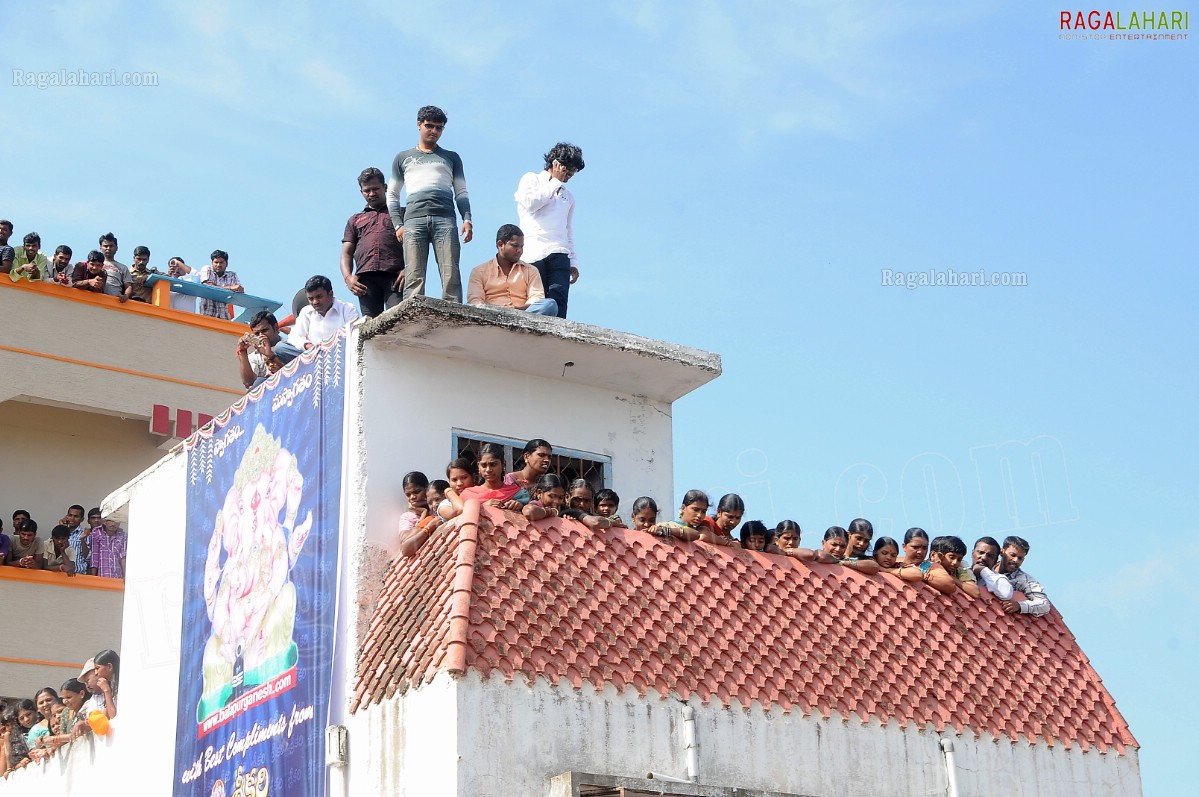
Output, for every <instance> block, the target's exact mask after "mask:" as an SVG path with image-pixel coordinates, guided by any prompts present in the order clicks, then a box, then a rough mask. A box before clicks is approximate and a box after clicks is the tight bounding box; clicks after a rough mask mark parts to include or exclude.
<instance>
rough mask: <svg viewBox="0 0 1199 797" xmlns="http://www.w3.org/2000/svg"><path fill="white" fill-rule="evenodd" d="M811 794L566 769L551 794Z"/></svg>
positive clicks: (779, 796) (577, 796)
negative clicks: (567, 770) (569, 770)
mask: <svg viewBox="0 0 1199 797" xmlns="http://www.w3.org/2000/svg"><path fill="white" fill-rule="evenodd" d="M651 796H657V797H810V795H800V794H792V793H790V792H781V791H759V790H757V789H737V788H732V787H729V786H706V785H701V784H699V783H676V782H674V781H671V780H663V779H659V778H626V777H618V776H615V775H596V774H594V773H591V772H563V773H562V774H561V775H557V776H555V777H554V778H552V779H551V780H550V790H549V797H651Z"/></svg>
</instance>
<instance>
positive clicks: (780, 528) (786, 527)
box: [774, 520, 803, 536]
mask: <svg viewBox="0 0 1199 797" xmlns="http://www.w3.org/2000/svg"><path fill="white" fill-rule="evenodd" d="M792 530H794V531H795V533H796V534H803V529H801V528H800V527H799V524H798V523H796V522H795V521H794V520H780V521H779V524H778V525H777V526H775V527H774V534H775V536H778V535H780V534H782V533H783V532H784V531H792Z"/></svg>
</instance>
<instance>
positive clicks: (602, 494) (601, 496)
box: [595, 487, 620, 506]
mask: <svg viewBox="0 0 1199 797" xmlns="http://www.w3.org/2000/svg"><path fill="white" fill-rule="evenodd" d="M600 501H611V502H612V503H614V504H616V505H617V506H620V496H619V495H617V494H616V491H615V490H613V489H612V488H611V487H605V488H604V489H602V490H600V491H599V492H598V493H596V494H595V504H596V506H599V503H600Z"/></svg>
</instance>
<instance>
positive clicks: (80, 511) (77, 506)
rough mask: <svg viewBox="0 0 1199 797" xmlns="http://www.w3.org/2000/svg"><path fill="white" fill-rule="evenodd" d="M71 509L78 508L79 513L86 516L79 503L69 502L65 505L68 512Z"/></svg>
mask: <svg viewBox="0 0 1199 797" xmlns="http://www.w3.org/2000/svg"><path fill="white" fill-rule="evenodd" d="M72 509H78V510H79V514H81V515H83V516H84V517H85V518H86V517H87V513H86V512H85V510H84V509H83V507H81V506H80V505H79V504H71V505H70V506H68V507H67V511H68V512H70V511H71V510H72Z"/></svg>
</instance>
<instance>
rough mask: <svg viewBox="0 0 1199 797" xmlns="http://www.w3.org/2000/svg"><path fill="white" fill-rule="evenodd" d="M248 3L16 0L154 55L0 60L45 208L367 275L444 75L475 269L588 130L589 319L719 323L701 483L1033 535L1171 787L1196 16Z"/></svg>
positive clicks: (16, 140) (262, 269)
mask: <svg viewBox="0 0 1199 797" xmlns="http://www.w3.org/2000/svg"><path fill="white" fill-rule="evenodd" d="M243 5H244V4H240V3H237V4H235V3H230V2H222V1H220V0H218V1H217V2H210V3H207V4H205V5H204V6H203V7H201V6H200V5H198V4H194V3H183V2H179V3H160V4H157V5H155V6H153V7H142V6H140V5H134V4H131V3H122V2H115V1H109V2H104V1H103V0H89V1H88V2H66V3H54V2H49V3H43V2H38V3H33V2H23V1H21V0H15V1H13V0H10V2H6V3H5V4H4V5H3V7H2V8H0V22H2V23H3V24H2V28H3V29H4V30H6V31H8V32H9V33H10V35H9V37H8V39H9V41H10V42H14V41H25V42H26V45H27V46H23V47H19V48H16V49H13V48H6V50H5V52H4V55H3V56H2V58H3V59H4V61H5V63H6V66H7V67H9V68H11V69H20V70H23V71H26V72H28V71H38V70H58V69H68V70H75V69H81V68H82V69H86V70H89V71H102V70H107V69H116V70H117V71H118V72H125V71H137V72H153V73H155V75H156V77H157V83H158V85H157V86H154V87H140V88H136V87H88V88H47V89H45V90H39V89H37V88H33V87H26V86H11V87H10V86H9V85H8V84H9V83H10V82H11V81H9V80H4V81H2V84H3V85H4V86H5V89H6V90H5V92H4V95H3V96H4V99H5V107H6V109H7V124H6V134H5V146H4V147H3V156H2V160H0V163H3V169H2V171H0V173H2V174H3V184H4V185H5V187H6V190H5V191H4V194H5V196H6V202H5V207H4V208H2V209H0V215H3V216H4V217H7V218H10V219H12V220H13V221H14V222H15V223H16V236H15V239H16V240H19V238H20V236H21V235H22V234H24V233H25V232H28V231H29V230H31V229H36V230H37V231H38V232H40V233H41V235H42V238H43V241H44V242H45V244H46V248H47V249H48V250H52V249H53V247H54V246H55V245H57V244H58V243H63V242H65V243H69V244H70V245H71V246H73V247H74V248H75V250H76V252H77V253H79V252H85V251H86V250H87V249H89V248H92V247H93V246H94V244H93V243H92V242H93V241H95V240H96V238H97V237H98V235H99V234H100V233H102V232H105V231H108V230H112V231H113V232H115V233H116V234H117V235H118V237H119V238H120V241H121V252H122V253H123V255H124V258H123V259H124V260H125V261H126V262H128V259H129V257H130V256H131V253H132V248H133V246H135V245H137V244H146V245H148V246H149V247H150V248H151V250H152V251H153V253H154V254H153V259H152V264H156V265H159V266H164V265H165V262H166V260H167V258H168V257H171V256H173V255H182V256H184V257H185V258H186V259H187V261H188V262H189V263H192V264H193V265H197V266H198V265H202V264H203V263H204V262H205V260H206V255H207V254H208V252H210V251H211V250H212V249H214V248H221V249H226V250H228V251H229V252H230V257H231V259H230V268H232V269H233V270H235V271H237V272H238V273H239V274H240V275H241V277H242V280H243V282H244V283H245V284H246V286H247V288H248V290H249V291H250V292H251V293H257V294H261V295H267V296H274V297H277V298H280V299H283V298H287V297H290V296H291V295H292V294H293V293H294V292H295V290H296V288H298V287H299V286H300V284H301V283H302V282H303V280H304V279H305V278H306V277H308V276H310V275H311V274H313V273H326V274H331V275H336V272H337V257H338V252H339V250H340V239H341V232H342V230H343V228H344V225H345V221H346V218H347V217H348V216H349V215H350V214H351V213H352V212H354V211H356V210H357V209H360V207H361V204H362V202H361V199H360V197H359V195H358V192H357V187H356V183H355V176H356V175H357V173H358V172H359V171H360V170H361V169H363V168H364V167H366V166H371V165H374V166H378V167H380V168H383V169H385V170H386V169H388V168H389V165H390V162H391V159H392V157H393V156H394V154H395V153H396V152H397V151H399V150H401V149H405V148H407V147H409V146H412V145H413V144H414V143H415V141H416V137H415V121H414V117H415V110H416V108H417V107H419V106H420V105H423V104H426V103H433V104H437V105H440V106H441V107H443V108H444V109H446V111H447V112H448V114H449V125H448V127H447V130H446V133H445V136H444V138H443V139H442V143H443V145H445V146H446V147H448V148H450V149H453V150H456V151H457V152H459V153H460V154H461V155H462V158H463V160H464V163H465V169H466V177H467V182H468V185H469V188H470V192H471V199H472V205H473V208H474V215H475V220H476V224H477V227H476V229H477V231H478V235H477V237H476V240H475V241H474V242H473V243H471V244H468V245H466V246H465V247H464V249H463V256H462V262H463V265H464V269H465V268H469V267H470V266H473V265H475V264H476V263H480V262H482V261H484V260H486V259H487V258H488V257H490V256H491V254H492V247H491V245H490V244H489V240H490V235H491V231H493V230H494V229H495V228H497V227H498V226H499V225H500V224H503V223H505V222H510V221H514V220H515V212H514V207H513V202H512V192H513V190H514V189H515V186H516V182H517V180H518V179H519V178H520V175H521V174H522V173H524V172H525V171H528V170H532V169H535V168H537V167H538V166H539V165H540V155H541V153H543V152H544V151H545V150H546V149H548V148H549V146H551V145H552V144H553V143H554V142H555V141H558V140H569V141H572V142H574V143H577V144H579V145H580V146H581V147H582V148H583V150H584V153H585V156H586V160H587V163H588V167H587V169H586V170H585V171H584V172H583V173H581V174H580V175H579V176H578V177H576V178H575V180H574V181H573V182H572V183H571V188H572V190H573V191H574V192H575V195H576V197H577V200H578V211H577V214H576V222H575V223H576V238H577V247H578V251H579V255H580V259H581V261H580V264H581V269H582V273H583V276H582V279H581V280H580V282H579V283H578V284H577V285H576V286H575V289H574V290H573V291H572V294H571V316H572V318H576V319H578V320H581V321H587V322H591V323H595V324H600V325H603V326H609V327H613V328H617V329H622V330H628V331H632V332H636V333H639V334H643V335H647V336H650V337H657V338H664V339H668V340H674V341H678V342H681V343H685V344H688V345H692V346H696V347H699V348H704V349H709V350H712V351H716V352H719V353H720V354H721V355H722V356H723V358H724V366H725V372H724V375H723V376H722V377H721V378H720V379H718V380H717V381H716V382H714V383H712V384H711V385H709V386H707V387H705V388H703V389H702V390H700V391H698V392H697V393H696V394H694V395H692V396H689V397H687V398H685V399H684V400H682V401H681V402H680V403H679V404H678V405H677V407H676V429H675V435H676V446H677V449H676V473H675V476H676V488H677V490H678V492H679V493H682V492H683V491H684V490H686V489H687V488H690V487H701V488H704V489H707V490H709V491H710V492H712V493H714V494H716V495H719V494H721V493H723V492H726V491H729V490H738V491H740V492H742V493H743V494H744V495H745V497H746V498H747V501H748V502H749V503H750V508H749V516H751V517H762V518H763V519H765V520H767V521H769V522H774V521H777V520H779V519H782V518H784V517H791V518H794V519H796V520H798V521H799V522H800V524H801V525H802V526H803V528H804V530H805V540H806V541H808V542H813V541H814V540H815V538H816V535H817V534H818V532H819V531H820V530H822V529H823V528H825V527H826V526H828V525H831V524H833V523H837V524H839V525H846V523H847V522H848V521H849V520H850V519H851V518H853V517H855V516H857V515H859V514H860V515H864V516H866V517H868V518H871V519H872V520H874V521H875V524H876V528H878V529H879V533H884V532H891V533H902V531H903V529H905V528H907V527H908V526H909V525H921V526H924V527H925V528H928V529H929V530H932V531H943V532H945V533H958V534H960V535H961V536H963V537H968V538H971V539H973V537H976V536H978V534H979V533H980V531H981V530H983V529H984V528H985V529H986V530H987V532H989V533H992V534H994V535H995V536H1003V535H1004V534H1006V533H1019V534H1021V535H1022V536H1025V537H1027V538H1028V539H1029V540H1030V541H1031V542H1032V546H1033V549H1032V553H1031V555H1030V557H1029V560H1028V569H1029V570H1030V571H1031V572H1033V573H1035V574H1036V575H1037V576H1038V577H1040V578H1041V580H1042V581H1044V582H1045V583H1046V584H1047V586H1048V589H1049V591H1050V595H1051V597H1052V598H1053V599H1054V600H1055V602H1056V603H1057V605H1058V606H1059V608H1061V610H1062V612H1063V614H1064V615H1065V617H1066V620H1067V622H1068V623H1069V625H1070V627H1071V629H1072V630H1073V632H1074V633H1075V634H1076V635H1077V637H1078V638H1079V640H1080V642H1081V644H1082V646H1083V648H1084V650H1085V651H1086V652H1087V654H1088V656H1089V657H1090V658H1091V660H1092V662H1093V663H1094V665H1095V667H1096V669H1097V670H1098V671H1099V673H1100V675H1101V676H1102V677H1103V678H1104V680H1105V682H1106V683H1107V685H1108V687H1109V688H1110V690H1111V692H1112V693H1113V695H1114V696H1115V698H1116V700H1117V703H1118V705H1119V707H1120V709H1121V710H1122V711H1123V712H1124V714H1125V716H1126V717H1127V719H1128V721H1129V723H1130V724H1131V726H1132V729H1133V732H1134V733H1135V734H1136V736H1137V738H1138V740H1139V741H1140V742H1141V744H1142V745H1143V749H1142V756H1141V762H1142V773H1143V778H1144V784H1145V792H1146V794H1149V795H1168V794H1176V793H1181V792H1182V791H1183V790H1184V789H1185V788H1186V787H1185V786H1184V784H1185V783H1188V782H1191V779H1190V773H1189V768H1188V766H1187V764H1186V761H1187V755H1188V753H1189V750H1188V749H1187V748H1186V747H1185V740H1186V739H1189V738H1193V736H1194V732H1193V726H1192V719H1191V718H1192V717H1193V716H1194V715H1195V714H1196V713H1199V701H1197V700H1196V697H1195V694H1194V692H1193V690H1190V689H1188V688H1187V681H1185V680H1184V672H1185V673H1187V674H1189V673H1191V672H1193V670H1194V665H1193V661H1194V659H1195V656H1196V654H1197V653H1199V644H1197V640H1196V631H1195V628H1196V623H1195V622H1194V620H1193V613H1194V612H1195V610H1196V609H1197V608H1199V590H1197V589H1196V587H1195V586H1194V584H1195V581H1194V579H1192V578H1191V577H1189V576H1188V575H1187V573H1188V572H1189V571H1188V570H1187V568H1186V567H1185V565H1186V563H1187V562H1189V561H1193V560H1194V559H1195V558H1196V555H1197V554H1199V542H1197V541H1196V536H1195V530H1196V521H1195V518H1196V515H1197V512H1199V507H1197V505H1196V504H1197V501H1196V489H1195V488H1196V485H1197V484H1199V468H1197V467H1196V465H1195V461H1194V458H1193V456H1192V453H1193V450H1194V448H1195V444H1196V432H1195V428H1196V424H1195V420H1194V412H1195V404H1196V402H1195V398H1196V395H1197V393H1199V390H1197V387H1199V386H1197V384H1196V379H1197V378H1196V367H1195V366H1196V356H1195V347H1196V342H1197V340H1199V336H1197V334H1196V333H1197V332H1199V329H1197V323H1196V317H1197V316H1196V313H1195V310H1194V301H1195V298H1196V296H1197V294H1199V291H1197V288H1199V276H1196V271H1195V267H1196V263H1195V260H1196V259H1195V245H1196V240H1195V229H1196V226H1195V218H1196V210H1197V208H1199V202H1197V196H1196V193H1197V192H1196V184H1197V181H1196V177H1197V167H1196V159H1195V157H1194V143H1195V141H1196V140H1199V124H1197V122H1199V111H1197V110H1196V109H1197V108H1199V97H1197V96H1196V95H1197V94H1199V88H1197V86H1199V83H1197V81H1196V80H1195V74H1196V53H1197V51H1196V47H1197V46H1199V42H1196V41H1195V40H1194V33H1199V31H1195V30H1194V28H1193V29H1192V36H1191V39H1189V40H1187V41H1152V42H1148V41H1141V42H1128V41H1126V42H1094V41H1062V40H1060V39H1059V38H1058V34H1059V30H1058V12H1059V10H1060V9H1059V8H1058V7H1056V6H1055V7H1049V6H1046V5H1044V4H1043V3H1027V2H1025V3H1019V2H1018V3H998V2H991V3H978V4H965V5H964V6H963V7H946V4H943V3H933V2H929V3H902V2H901V3H891V4H885V8H884V7H882V6H883V5H884V4H878V3H867V2H854V1H853V0H848V1H841V2H832V1H830V2H793V3H783V2H777V1H776V2H755V1H750V2H742V3H738V4H735V5H734V4H732V3H727V2H726V3H717V2H695V3H687V4H681V3H668V2H652V1H649V0H646V1H645V2H633V1H632V0H630V1H629V2H615V3H598V4H590V5H583V4H577V5H567V4H561V3H549V2H545V3H507V4H498V3H496V4H493V3H465V2H454V3H436V2H432V3H426V4H424V5H422V6H420V7H419V8H416V7H409V6H407V5H402V4H396V3H386V2H364V3H359V4H356V5H355V6H354V10H352V11H351V10H349V9H348V8H346V9H343V10H340V11H337V12H331V11H329V10H327V9H326V8H325V7H324V6H321V5H314V4H306V3H262V4H256V8H253V9H248V8H245V7H243ZM1104 8H1105V9H1106V8H1108V7H1107V6H1105V7H1104ZM1110 8H1111V9H1113V10H1122V11H1125V12H1126V13H1127V12H1130V11H1132V10H1133V9H1134V8H1135V9H1140V8H1142V7H1141V6H1128V5H1112V6H1110ZM1155 8H1156V7H1155ZM1168 8H1169V9H1180V10H1187V11H1190V13H1191V19H1192V20H1193V22H1192V25H1194V26H1199V13H1196V12H1197V10H1199V9H1197V8H1196V6H1195V5H1194V3H1182V4H1178V5H1172V6H1169V7H1168ZM6 71H7V70H6ZM885 269H890V270H892V271H893V272H909V271H914V272H927V271H929V270H934V271H941V272H945V271H946V270H950V269H952V270H954V271H956V272H959V273H960V272H972V271H977V270H980V269H982V270H985V271H986V272H987V273H988V274H990V273H1019V274H1023V275H1024V279H1025V280H1026V282H1027V284H1026V285H1025V286H1024V287H1001V286H994V287H956V288H951V287H918V288H916V289H912V290H909V289H907V288H906V287H896V286H889V287H888V286H884V285H883V284H882V282H883V270H885ZM335 283H337V281H336V280H335ZM337 284H338V285H339V286H340V283H337ZM342 295H343V298H346V297H345V296H344V293H343V294H342ZM1030 443H1031V446H1029V447H1028V448H1027V449H1026V448H1025V444H1030ZM1005 446H1006V447H1005ZM1031 451H1035V452H1037V454H1038V457H1039V460H1038V461H1039V462H1040V463H1041V464H1040V468H1041V473H1042V474H1043V478H1042V479H1041V480H1040V482H1038V480H1036V479H1033V478H1031V477H1027V478H1026V477H1025V476H1026V475H1025V474H1024V473H1023V471H1021V463H1024V462H1031V461H1033V460H1032V459H1030V458H1029V456H1030V454H1029V453H1028V452H1031ZM1004 456H1008V457H1010V458H1012V461H1013V462H1014V463H1016V464H1014V465H1013V468H1014V470H1013V473H1014V476H1013V480H1012V482H1011V485H1010V486H1009V487H1006V488H1005V482H1004V477H1003V476H1002V473H1003V471H1002V469H1001V467H1000V465H999V461H1000V459H1002V458H1003V457H1004ZM1038 484H1040V486H1038ZM1188 662H1191V664H1188Z"/></svg>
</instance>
